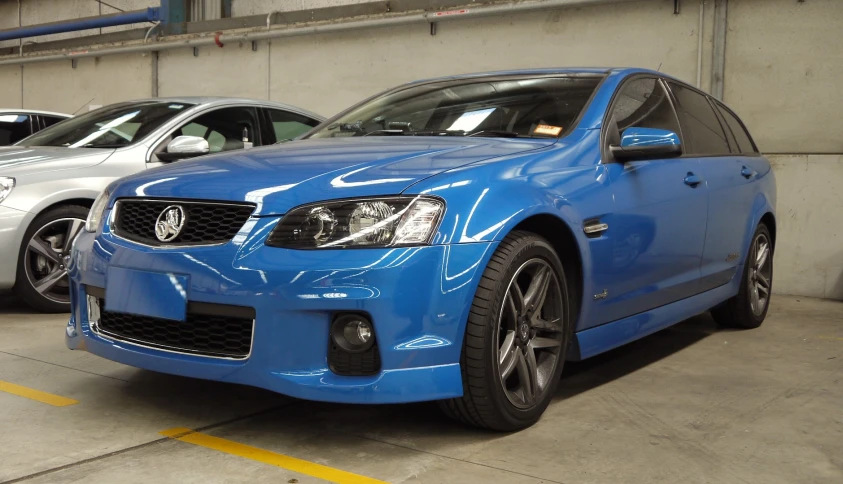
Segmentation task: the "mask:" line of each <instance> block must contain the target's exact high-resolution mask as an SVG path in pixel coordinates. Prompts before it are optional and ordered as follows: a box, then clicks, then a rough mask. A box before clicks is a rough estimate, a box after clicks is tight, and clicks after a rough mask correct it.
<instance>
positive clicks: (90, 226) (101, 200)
mask: <svg viewBox="0 0 843 484" xmlns="http://www.w3.org/2000/svg"><path fill="white" fill-rule="evenodd" d="M109 195H110V193H109V190H108V189H107V188H106V189H105V190H103V192H102V193H100V195H99V196H98V197H97V199H96V200H94V204H93V205H92V206H91V211H90V212H88V220H86V221H85V230H86V231H88V232H96V231H97V230H99V228H100V225H101V224H102V216H103V214H104V213H105V209H106V208H107V207H108V197H109Z"/></svg>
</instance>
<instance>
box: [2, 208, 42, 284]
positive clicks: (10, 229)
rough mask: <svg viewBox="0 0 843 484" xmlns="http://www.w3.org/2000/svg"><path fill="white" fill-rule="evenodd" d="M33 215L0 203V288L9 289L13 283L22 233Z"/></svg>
mask: <svg viewBox="0 0 843 484" xmlns="http://www.w3.org/2000/svg"><path fill="white" fill-rule="evenodd" d="M33 218H34V215H32V214H30V213H29V212H24V211H22V210H16V209H14V208H9V207H4V206H2V205H0V247H2V248H3V256H2V257H0V289H9V288H10V287H12V286H14V285H15V275H16V274H17V269H18V254H19V250H20V244H21V240H23V233H24V232H25V231H26V228H27V227H29V223H30V222H31V221H32V219H33Z"/></svg>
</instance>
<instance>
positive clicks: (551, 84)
mask: <svg viewBox="0 0 843 484" xmlns="http://www.w3.org/2000/svg"><path fill="white" fill-rule="evenodd" d="M600 79H601V78H600V77H573V76H565V77H542V78H530V77H518V78H507V79H503V80H500V79H477V78H473V79H460V80H450V81H442V82H434V83H428V84H422V85H419V86H413V87H409V88H407V89H402V90H400V91H392V92H389V93H387V94H384V95H382V96H378V97H376V98H374V99H372V100H370V101H367V102H365V103H363V104H361V105H359V106H357V107H355V108H352V109H351V110H350V111H349V112H347V113H345V114H341V115H339V116H338V117H336V118H334V119H331V120H330V121H328V122H327V123H325V124H324V125H323V127H322V128H319V129H318V130H317V131H315V132H313V133H311V134H310V135H309V136H308V137H309V138H337V137H348V136H496V137H497V136H503V137H513V138H515V137H519V138H520V137H529V138H557V137H559V136H561V135H562V134H564V133H566V132H567V131H568V130H570V129H571V128H573V126H571V125H572V124H573V123H574V122H575V121H576V119H577V117H578V116H579V113H580V111H582V110H583V108H584V107H585V105H586V103H587V102H588V99H589V97H590V96H591V94H592V92H594V89H595V88H596V87H597V84H598V83H599V82H600Z"/></svg>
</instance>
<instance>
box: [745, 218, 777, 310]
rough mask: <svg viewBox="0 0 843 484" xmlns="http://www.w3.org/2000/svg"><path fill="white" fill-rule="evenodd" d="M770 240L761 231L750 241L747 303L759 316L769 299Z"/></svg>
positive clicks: (771, 262) (770, 273)
mask: <svg viewBox="0 0 843 484" xmlns="http://www.w3.org/2000/svg"><path fill="white" fill-rule="evenodd" d="M770 249H771V246H770V241H769V239H768V238H767V236H766V235H764V234H763V233H761V234H758V235H757V236H756V237H755V240H754V241H753V242H752V251H751V252H750V253H751V254H752V256H751V258H750V261H749V262H750V263H751V264H752V265H751V267H750V269H749V270H750V273H749V278H748V284H749V305H750V307H751V308H752V313H753V314H755V315H756V316H760V315H761V314H762V313H763V312H764V309H765V308H766V307H767V303H768V302H769V301H770V286H771V283H772V278H773V261H772V257H771V255H772V254H771V251H770Z"/></svg>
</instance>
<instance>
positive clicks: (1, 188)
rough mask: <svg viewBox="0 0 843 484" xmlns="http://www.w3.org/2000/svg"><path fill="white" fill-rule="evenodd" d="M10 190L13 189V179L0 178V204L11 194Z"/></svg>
mask: <svg viewBox="0 0 843 484" xmlns="http://www.w3.org/2000/svg"><path fill="white" fill-rule="evenodd" d="M12 188H15V179H14V178H10V177H7V176H0V203H2V202H3V200H5V199H6V197H8V196H9V194H10V193H12Z"/></svg>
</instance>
